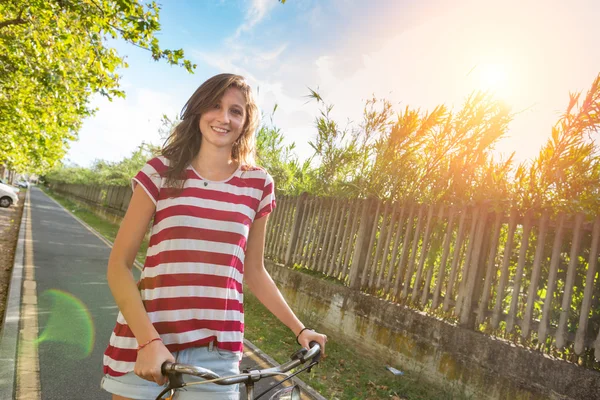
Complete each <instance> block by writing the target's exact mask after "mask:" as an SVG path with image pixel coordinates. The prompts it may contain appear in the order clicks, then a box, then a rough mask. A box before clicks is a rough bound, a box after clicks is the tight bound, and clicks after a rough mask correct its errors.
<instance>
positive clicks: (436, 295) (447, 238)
mask: <svg viewBox="0 0 600 400" xmlns="http://www.w3.org/2000/svg"><path fill="white" fill-rule="evenodd" d="M455 215H456V209H455V208H454V207H450V209H449V210H448V226H447V227H446V234H445V235H444V244H443V250H442V259H441V261H440V265H439V268H438V276H437V281H436V284H435V289H434V291H433V301H432V303H431V308H432V309H433V310H435V309H436V308H438V306H439V305H440V304H439V301H440V293H441V291H442V284H443V283H444V275H445V274H446V264H447V263H448V255H449V254H450V242H451V241H452V232H453V229H454V216H455Z"/></svg>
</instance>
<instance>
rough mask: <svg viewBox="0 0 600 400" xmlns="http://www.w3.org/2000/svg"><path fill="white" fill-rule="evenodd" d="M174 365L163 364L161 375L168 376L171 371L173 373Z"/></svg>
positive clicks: (170, 363)
mask: <svg viewBox="0 0 600 400" xmlns="http://www.w3.org/2000/svg"><path fill="white" fill-rule="evenodd" d="M172 365H173V363H172V362H169V361H165V362H164V363H162V365H161V366H160V373H161V374H163V375H167V374H168V373H169V372H170V371H171V366H172Z"/></svg>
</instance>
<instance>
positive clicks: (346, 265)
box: [342, 199, 362, 279]
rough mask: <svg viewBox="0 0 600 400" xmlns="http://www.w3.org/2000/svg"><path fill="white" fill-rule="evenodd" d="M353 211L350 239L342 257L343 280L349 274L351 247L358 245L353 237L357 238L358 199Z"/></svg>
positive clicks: (359, 202) (359, 213)
mask: <svg viewBox="0 0 600 400" xmlns="http://www.w3.org/2000/svg"><path fill="white" fill-rule="evenodd" d="M355 203H356V204H355V210H354V218H352V228H351V229H350V237H349V238H348V246H347V248H346V255H345V256H344V264H343V266H344V272H343V273H342V274H343V276H342V279H344V278H345V277H346V276H348V275H349V274H350V265H351V257H352V250H353V247H355V246H357V244H358V243H356V240H355V236H358V231H357V229H358V221H359V219H360V215H361V212H360V211H361V207H362V204H361V201H360V200H359V199H356V201H355Z"/></svg>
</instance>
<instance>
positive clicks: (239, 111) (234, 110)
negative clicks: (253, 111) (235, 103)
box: [233, 108, 243, 115]
mask: <svg viewBox="0 0 600 400" xmlns="http://www.w3.org/2000/svg"><path fill="white" fill-rule="evenodd" d="M233 113H234V114H237V115H242V114H243V112H242V110H240V109H239V108H234V109H233Z"/></svg>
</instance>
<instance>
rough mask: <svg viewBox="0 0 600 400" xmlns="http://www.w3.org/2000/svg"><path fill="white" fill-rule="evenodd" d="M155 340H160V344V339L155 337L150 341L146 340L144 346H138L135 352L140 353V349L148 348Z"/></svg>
mask: <svg viewBox="0 0 600 400" xmlns="http://www.w3.org/2000/svg"><path fill="white" fill-rule="evenodd" d="M157 340H160V341H161V342H162V339H161V338H159V337H155V338H154V339H150V340H148V341H147V342H146V343H144V344H140V345H138V347H137V351H140V350H141V349H143V348H144V347H146V346H148V345H149V344H150V343H152V342H156V341H157Z"/></svg>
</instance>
